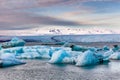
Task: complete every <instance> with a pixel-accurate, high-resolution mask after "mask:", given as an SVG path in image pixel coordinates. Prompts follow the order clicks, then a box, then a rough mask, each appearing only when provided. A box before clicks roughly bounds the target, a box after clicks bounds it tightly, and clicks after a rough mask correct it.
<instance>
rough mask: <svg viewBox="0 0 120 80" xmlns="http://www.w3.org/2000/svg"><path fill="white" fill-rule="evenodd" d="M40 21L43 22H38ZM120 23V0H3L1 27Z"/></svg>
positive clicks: (92, 25) (88, 25)
mask: <svg viewBox="0 0 120 80" xmlns="http://www.w3.org/2000/svg"><path fill="white" fill-rule="evenodd" d="M39 25H40V26H39ZM38 26H39V27H44V28H46V29H47V27H49V26H53V27H57V26H59V27H60V26H65V27H73V28H74V27H78V28H83V27H86V28H89V27H96V28H97V27H107V28H109V29H112V28H114V29H117V28H119V27H120V1H119V0H0V31H6V32H7V30H9V31H10V30H11V31H14V30H17V31H18V30H30V29H33V28H36V27H38Z"/></svg>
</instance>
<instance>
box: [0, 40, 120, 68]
mask: <svg viewBox="0 0 120 80" xmlns="http://www.w3.org/2000/svg"><path fill="white" fill-rule="evenodd" d="M11 41H13V42H19V39H13V40H11ZM20 44H23V43H20ZM67 44H68V43H67ZM67 44H65V45H63V46H62V47H50V46H40V45H36V46H23V45H22V46H19V45H18V47H13V46H11V48H2V46H1V50H0V60H1V62H0V66H1V67H6V66H12V65H18V64H24V63H25V62H23V61H21V59H41V58H47V59H49V61H48V62H49V63H71V64H75V65H76V66H88V65H95V64H100V63H103V62H106V61H110V59H115V60H119V59H120V51H119V46H117V45H114V47H113V48H109V47H108V46H104V47H103V48H97V47H83V46H79V45H67Z"/></svg>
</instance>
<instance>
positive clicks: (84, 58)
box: [76, 50, 99, 66]
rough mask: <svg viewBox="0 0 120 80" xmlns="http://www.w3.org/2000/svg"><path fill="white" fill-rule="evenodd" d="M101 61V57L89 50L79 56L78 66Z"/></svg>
mask: <svg viewBox="0 0 120 80" xmlns="http://www.w3.org/2000/svg"><path fill="white" fill-rule="evenodd" d="M97 63H99V59H98V58H97V57H96V56H95V54H94V52H92V51H90V50H88V51H85V52H84V53H82V54H80V55H79V56H78V58H77V62H76V65H77V66H87V65H93V64H97Z"/></svg>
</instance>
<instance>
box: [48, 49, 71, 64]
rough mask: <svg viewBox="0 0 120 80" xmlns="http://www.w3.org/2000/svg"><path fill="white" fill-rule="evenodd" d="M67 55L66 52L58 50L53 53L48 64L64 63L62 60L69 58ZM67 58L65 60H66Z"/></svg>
mask: <svg viewBox="0 0 120 80" xmlns="http://www.w3.org/2000/svg"><path fill="white" fill-rule="evenodd" d="M69 56H70V55H69V53H67V51H65V50H58V51H55V52H54V53H53V55H52V57H51V59H50V60H49V62H50V63H66V62H64V61H66V60H63V59H64V58H65V57H68V58H69ZM68 58H67V59H68Z"/></svg>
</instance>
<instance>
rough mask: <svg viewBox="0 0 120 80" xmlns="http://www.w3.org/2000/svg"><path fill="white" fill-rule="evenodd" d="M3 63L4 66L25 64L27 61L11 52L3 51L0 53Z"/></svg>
mask: <svg viewBox="0 0 120 80" xmlns="http://www.w3.org/2000/svg"><path fill="white" fill-rule="evenodd" d="M0 59H1V65H0V66H2V67H9V66H14V65H20V64H25V62H23V61H21V60H19V59H17V58H16V57H15V55H13V54H11V53H2V54H1V55H0Z"/></svg>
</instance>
